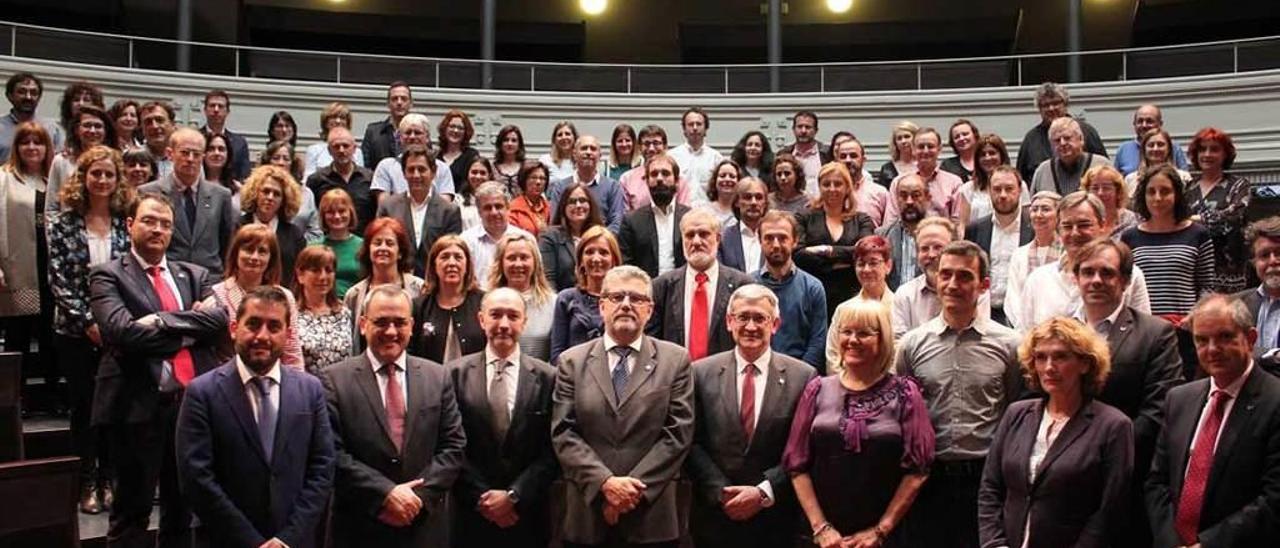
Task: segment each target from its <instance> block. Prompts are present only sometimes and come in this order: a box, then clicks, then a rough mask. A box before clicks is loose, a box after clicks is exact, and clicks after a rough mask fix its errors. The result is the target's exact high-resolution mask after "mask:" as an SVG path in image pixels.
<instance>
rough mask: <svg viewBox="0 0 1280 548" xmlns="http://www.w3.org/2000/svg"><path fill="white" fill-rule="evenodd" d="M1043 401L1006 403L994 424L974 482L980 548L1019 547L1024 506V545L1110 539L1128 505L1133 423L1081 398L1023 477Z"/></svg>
mask: <svg viewBox="0 0 1280 548" xmlns="http://www.w3.org/2000/svg"><path fill="white" fill-rule="evenodd" d="M1046 401H1047V400H1045V399H1035V400H1023V401H1019V402H1015V403H1013V404H1012V405H1010V406H1009V409H1008V410H1006V411H1005V414H1004V417H1003V418H1002V419H1001V420H1000V426H999V427H998V428H996V435H995V438H994V440H993V441H992V443H991V451H990V452H989V453H988V454H987V461H986V467H985V468H984V469H983V471H982V483H981V485H980V486H979V488H978V532H979V534H978V536H979V538H980V540H981V544H982V547H983V548H995V547H998V546H1022V543H1023V536H1024V534H1026V531H1027V529H1026V527H1027V515H1028V513H1030V516H1031V523H1030V538H1031V546H1037V547H1048V548H1054V547H1063V548H1069V547H1081V548H1084V547H1106V546H1116V545H1118V544H1116V541H1117V540H1118V537H1117V530H1118V528H1119V527H1120V526H1121V525H1123V524H1124V523H1125V521H1124V514H1125V513H1126V510H1128V508H1129V481H1130V477H1131V474H1132V472H1133V425H1132V424H1131V423H1130V422H1129V419H1128V418H1126V417H1125V416H1124V414H1123V413H1121V412H1119V411H1118V410H1116V409H1115V408H1114V407H1111V406H1109V405H1106V404H1104V403H1102V402H1099V401H1097V400H1086V401H1085V403H1084V405H1082V406H1081V407H1080V409H1079V410H1077V411H1076V414H1075V416H1073V417H1071V419H1070V420H1069V421H1067V424H1066V426H1064V427H1063V428H1062V432H1060V433H1059V434H1058V437H1057V439H1055V440H1054V442H1053V444H1052V445H1050V446H1049V451H1048V453H1047V454H1045V456H1044V460H1042V461H1040V465H1039V467H1038V468H1037V469H1036V478H1035V481H1029V479H1028V478H1029V473H1030V470H1029V466H1030V458H1031V452H1032V449H1033V448H1034V446H1035V441H1036V435H1037V432H1038V431H1039V429H1040V421H1041V417H1042V416H1043V412H1044V406H1045V402H1046Z"/></svg>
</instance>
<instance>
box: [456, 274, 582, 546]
mask: <svg viewBox="0 0 1280 548" xmlns="http://www.w3.org/2000/svg"><path fill="white" fill-rule="evenodd" d="M525 320H526V316H525V304H524V299H523V298H522V297H521V296H520V293H519V292H517V291H515V290H514V289H511V288H507V287H501V288H498V289H495V290H493V291H490V292H488V293H486V294H485V296H484V301H483V302H482V303H481V305H480V326H481V327H483V328H484V331H485V335H486V337H487V339H488V341H489V342H488V346H487V347H486V348H485V350H484V351H483V352H477V353H475V354H471V355H469V356H463V357H462V358H461V359H459V360H457V361H455V362H453V363H450V364H449V373H450V375H451V376H452V379H453V385H454V386H455V387H457V393H458V411H459V412H460V413H461V414H462V429H463V430H464V431H465V432H466V434H467V449H466V452H467V453H466V454H467V464H466V465H465V466H464V467H463V468H462V474H461V475H459V476H458V483H457V484H456V485H455V487H454V491H453V492H454V496H455V498H454V499H453V500H454V505H453V511H454V518H455V519H454V524H455V527H454V530H453V537H454V546H456V547H466V546H474V547H476V548H489V547H492V546H512V547H519V546H527V547H529V548H534V547H539V548H541V547H545V546H546V545H547V543H548V542H550V540H551V531H550V529H549V528H548V526H549V525H550V520H551V517H550V512H549V510H550V504H549V500H548V499H549V498H550V497H549V496H548V490H549V488H550V487H551V482H552V481H554V480H555V479H556V476H558V475H559V466H558V465H557V464H556V457H555V453H554V452H553V451H552V449H551V392H552V390H553V389H554V388H555V381H556V377H555V370H554V369H552V368H551V366H550V365H548V364H547V363H546V362H544V361H542V360H538V359H536V358H532V357H530V356H526V355H524V354H522V353H521V352H520V346H519V344H518V341H519V339H520V334H521V333H523V332H524V325H525Z"/></svg>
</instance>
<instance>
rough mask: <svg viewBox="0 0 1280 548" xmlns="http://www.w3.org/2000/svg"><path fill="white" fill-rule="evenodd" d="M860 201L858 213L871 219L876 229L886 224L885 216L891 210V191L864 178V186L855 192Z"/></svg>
mask: <svg viewBox="0 0 1280 548" xmlns="http://www.w3.org/2000/svg"><path fill="white" fill-rule="evenodd" d="M854 196H855V197H856V199H857V200H858V211H861V212H863V213H866V214H867V216H868V217H871V222H873V223H875V225H876V228H880V226H881V225H883V224H884V214H885V211H886V210H887V209H888V208H889V202H891V201H892V200H890V199H889V190H888V189H886V188H885V187H882V186H880V185H878V184H876V182H875V181H872V180H870V179H868V178H866V177H863V178H862V186H861V187H859V188H858V189H857V190H855V191H854Z"/></svg>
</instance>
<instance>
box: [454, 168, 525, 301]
mask: <svg viewBox="0 0 1280 548" xmlns="http://www.w3.org/2000/svg"><path fill="white" fill-rule="evenodd" d="M474 199H475V204H476V211H477V212H479V214H480V224H479V225H477V226H473V227H471V228H469V229H467V230H464V231H462V234H461V237H462V241H464V242H466V243H467V247H469V248H471V272H472V273H474V274H475V277H476V283H478V284H480V287H481V288H486V289H492V288H489V287H488V286H489V269H490V268H491V267H492V266H493V261H494V254H495V253H497V252H498V240H501V239H503V238H505V237H507V236H514V235H523V236H528V237H529V238H531V239H532V238H533V234H529V232H527V231H526V230H525V229H523V228H520V227H518V226H515V225H513V224H511V223H509V222H507V212H508V211H510V210H511V207H510V199H509V198H507V189H506V187H505V186H503V185H502V183H499V182H497V181H489V182H487V183H484V184H482V185H480V188H477V189H476V190H475V195H474Z"/></svg>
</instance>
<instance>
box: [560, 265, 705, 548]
mask: <svg viewBox="0 0 1280 548" xmlns="http://www.w3.org/2000/svg"><path fill="white" fill-rule="evenodd" d="M652 306H653V297H652V293H651V292H650V287H649V275H648V274H645V273H644V271H643V270H640V269H639V268H637V267H635V266H631V265H624V266H619V267H615V268H614V269H613V270H610V271H609V273H608V274H606V275H605V277H604V285H603V290H602V298H601V300H600V315H601V316H603V318H604V328H605V334H604V336H602V337H601V338H599V339H596V340H593V341H588V342H585V343H583V344H580V345H578V346H575V347H573V348H570V349H569V350H566V351H565V352H564V353H563V354H561V355H560V367H559V370H558V371H557V373H556V389H555V393H554V396H553V397H552V413H551V439H552V442H553V445H554V447H555V451H556V457H557V458H559V460H560V467H561V468H562V469H563V470H564V480H565V484H566V489H565V522H564V528H563V531H564V541H565V542H564V544H565V546H567V547H574V546H610V547H621V546H628V547H630V546H665V547H671V548H674V547H675V546H676V545H677V542H678V540H677V539H678V538H679V536H680V516H679V511H678V508H677V505H676V482H675V478H676V475H677V473H678V472H679V470H680V466H681V465H682V464H683V463H684V459H685V456H686V455H688V452H689V445H690V443H691V442H692V440H693V378H692V375H691V368H690V366H689V355H688V353H686V352H685V350H684V349H683V348H681V347H679V346H676V345H675V344H672V343H669V342H666V341H661V340H657V339H656V338H653V337H646V336H644V325H645V322H646V321H648V319H649V315H650V313H651V309H652Z"/></svg>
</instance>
